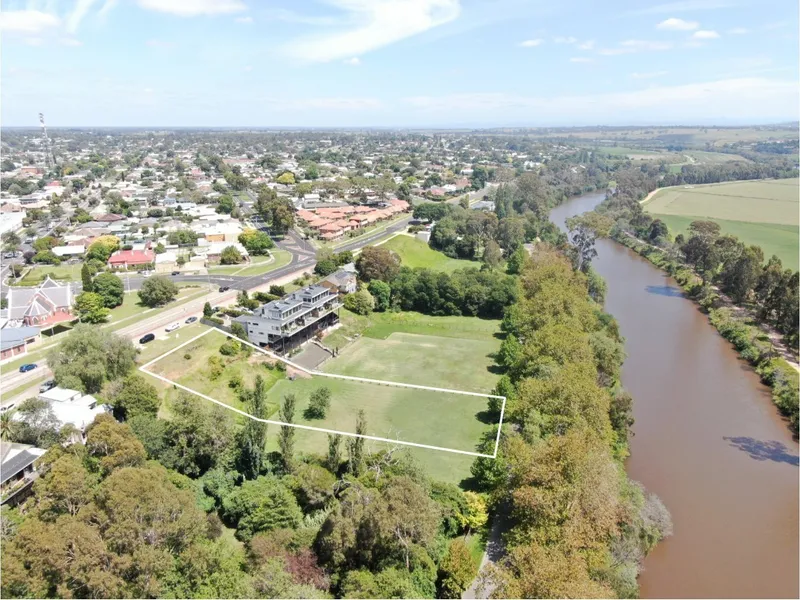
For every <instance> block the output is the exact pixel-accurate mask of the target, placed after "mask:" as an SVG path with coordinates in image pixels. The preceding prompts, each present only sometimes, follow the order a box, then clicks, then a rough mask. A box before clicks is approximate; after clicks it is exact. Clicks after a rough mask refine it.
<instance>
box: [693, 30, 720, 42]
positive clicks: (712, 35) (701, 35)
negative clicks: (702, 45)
mask: <svg viewBox="0 0 800 600" xmlns="http://www.w3.org/2000/svg"><path fill="white" fill-rule="evenodd" d="M718 37H719V34H718V33H717V32H716V31H711V30H708V29H701V30H700V31H695V32H694V34H693V35H692V39H695V40H715V39H717V38H718Z"/></svg>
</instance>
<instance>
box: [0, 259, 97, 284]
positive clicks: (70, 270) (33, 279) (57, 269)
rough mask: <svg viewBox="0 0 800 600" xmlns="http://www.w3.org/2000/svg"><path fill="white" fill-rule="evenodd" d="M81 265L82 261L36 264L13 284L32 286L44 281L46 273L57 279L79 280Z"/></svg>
mask: <svg viewBox="0 0 800 600" xmlns="http://www.w3.org/2000/svg"><path fill="white" fill-rule="evenodd" d="M82 267H83V264H82V263H77V264H74V265H58V266H54V265H36V266H35V267H31V269H30V271H28V272H27V273H26V274H25V276H24V277H23V278H22V280H21V281H19V282H18V283H15V284H14V285H24V286H33V285H38V284H40V283H41V282H42V281H44V279H45V277H47V275H50V278H51V279H57V280H60V281H80V280H81V268H82Z"/></svg>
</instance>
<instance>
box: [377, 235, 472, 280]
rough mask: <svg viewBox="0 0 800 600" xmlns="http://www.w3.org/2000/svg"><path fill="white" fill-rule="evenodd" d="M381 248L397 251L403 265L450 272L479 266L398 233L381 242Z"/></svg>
mask: <svg viewBox="0 0 800 600" xmlns="http://www.w3.org/2000/svg"><path fill="white" fill-rule="evenodd" d="M381 246H382V247H383V248H386V249H388V250H392V251H394V252H397V254H398V255H399V256H400V260H402V261H403V266H406V267H412V268H417V267H425V268H427V269H433V270H434V271H445V272H447V273H450V272H452V271H455V270H456V269H464V268H467V267H475V268H480V263H478V262H475V261H471V260H460V259H457V258H450V257H449V256H446V255H445V254H443V253H441V252H438V251H437V250H433V249H431V247H430V246H428V244H426V243H425V242H423V241H422V240H418V239H417V238H414V237H410V236H407V235H398V236H396V237H393V238H392V239H390V240H388V241H387V242H385V243H383V244H381Z"/></svg>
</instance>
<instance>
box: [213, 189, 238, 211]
mask: <svg viewBox="0 0 800 600" xmlns="http://www.w3.org/2000/svg"><path fill="white" fill-rule="evenodd" d="M234 208H236V205H235V204H234V202H233V198H231V197H230V196H229V195H227V194H225V195H224V196H220V197H219V201H218V202H217V212H218V213H223V214H228V215H229V214H231V212H233V209H234Z"/></svg>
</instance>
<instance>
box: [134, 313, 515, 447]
mask: <svg viewBox="0 0 800 600" xmlns="http://www.w3.org/2000/svg"><path fill="white" fill-rule="evenodd" d="M212 331H219V333H221V334H222V335H224V336H225V337H226V338H234V339H236V341H237V342H241V343H243V344H245V345H247V346H250V347H251V348H254V349H256V350H258V351H259V352H261V353H263V354H266V355H267V356H269V357H271V358H274V359H276V360H279V361H281V362H283V363H286V364H288V365H290V366H291V367H292V368H295V369H298V370H299V371H303V372H304V373H307V374H309V375H311V376H312V377H313V376H315V375H316V376H321V377H331V378H336V379H347V380H352V381H359V382H363V383H376V384H379V385H389V386H395V387H406V388H412V389H422V390H428V391H432V392H441V393H449V394H461V395H465V396H478V397H482V398H498V399H502V400H503V404H502V406H501V408H500V421H499V423H498V426H497V438H496V439H495V443H494V452H493V453H492V454H484V453H482V452H470V451H468V450H456V449H454V448H443V447H441V446H432V445H430V444H418V443H416V442H404V441H402V440H396V439H390V438H384V437H378V436H374V435H364V434H359V433H352V432H350V431H338V430H335V429H326V428H324V427H313V426H311V425H301V424H299V423H285V422H284V421H273V420H271V419H261V418H259V417H254V416H253V415H251V414H250V413H247V412H245V411H243V410H239V409H238V408H234V407H233V406H230V405H229V404H225V403H224V402H220V401H219V400H215V399H214V398H212V397H211V396H206V395H205V394H202V393H200V392H198V391H196V390H193V389H191V388H189V387H186V386H185V385H181V384H180V383H177V382H175V381H173V380H171V379H168V378H167V377H164V376H162V375H157V374H156V373H153V372H151V371H148V370H147V368H148V367H149V366H151V365H152V364H153V363H156V362H158V361H159V360H161V359H162V358H165V357H167V356H169V355H170V354H172V353H173V352H177V351H178V350H180V349H181V348H183V347H184V346H188V345H189V344H191V343H192V342H194V341H196V340H198V339H200V338H201V337H203V336H204V335H207V334H209V333H211V332H212ZM139 370H140V371H141V372H143V373H147V374H148V375H150V376H151V377H155V378H156V379H160V380H161V381H163V382H165V383H169V384H171V385H173V386H175V387H178V388H180V389H182V390H184V391H186V392H189V393H190V394H194V395H195V396H199V397H200V398H203V399H205V400H208V401H210V402H213V403H214V404H217V405H219V406H221V407H223V408H226V409H228V410H231V411H233V412H235V413H237V414H240V415H242V416H244V417H248V418H250V419H253V420H254V421H260V422H261V423H268V424H270V425H280V426H286V427H295V428H297V429H306V430H309V431H319V432H322V433H333V434H339V435H345V436H348V437H355V438H363V439H366V440H373V441H377V442H388V443H390V444H400V445H403V446H412V447H414V448H425V449H428V450H439V451H441V452H451V453H453V454H466V455H468V456H478V457H484V458H497V450H498V448H499V446H500V433H501V430H502V426H503V415H504V414H505V409H506V397H505V396H494V395H492V394H481V393H478V392H465V391H462V390H451V389H448V388H437V387H430V386H425V385H414V384H411V383H401V382H397V381H384V380H380V379H366V378H363V377H351V376H348V375H336V374H333V373H323V372H321V371H309V370H308V369H306V368H304V367H301V366H300V365H298V364H296V363H293V362H291V361H289V360H287V359H285V358H282V357H280V356H278V355H277V354H273V353H272V352H269V351H268V350H265V349H264V348H261V347H259V346H256V345H254V344H252V343H250V342H247V341H245V340H242V339H239V338H236V337H235V336H233V335H231V334H229V333H226V332H225V331H222V330H220V329H216V328H214V327H209V329H207V330H206V331H204V332H203V333H201V334H199V335H196V336H195V337H193V338H191V339H190V340H187V341H185V342H183V343H182V344H180V345H179V346H176V347H175V348H173V349H172V350H168V351H167V352H165V353H164V354H162V355H160V356H157V357H156V358H154V359H152V360H150V361H148V362H147V363H145V364H144V365H142V366H141V367H139Z"/></svg>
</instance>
